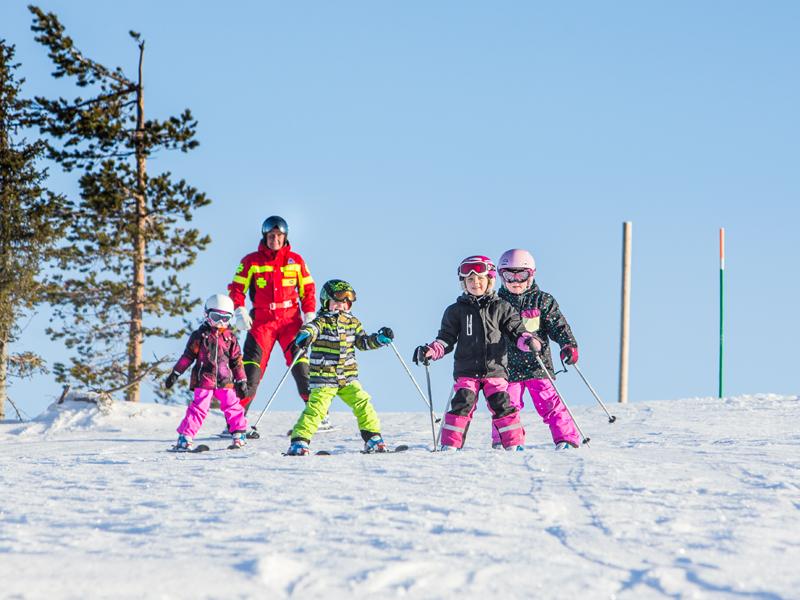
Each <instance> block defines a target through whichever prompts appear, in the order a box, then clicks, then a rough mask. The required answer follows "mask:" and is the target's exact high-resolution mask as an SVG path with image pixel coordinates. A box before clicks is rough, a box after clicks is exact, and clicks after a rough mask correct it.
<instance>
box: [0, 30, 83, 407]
mask: <svg viewBox="0 0 800 600" xmlns="http://www.w3.org/2000/svg"><path fill="white" fill-rule="evenodd" d="M18 68H19V64H18V63H14V46H11V45H7V44H6V42H5V40H2V39H0V215H2V218H0V419H3V418H5V402H6V399H7V397H8V396H7V385H8V378H9V377H10V376H13V375H17V376H26V375H30V374H32V373H34V372H36V371H38V370H41V369H42V367H43V360H42V358H41V357H40V356H39V355H37V354H35V353H34V352H31V351H27V352H21V353H17V354H12V353H11V352H10V345H11V344H12V343H13V342H15V341H17V339H18V337H19V332H20V327H19V321H20V320H21V319H22V318H23V317H24V316H25V315H26V313H27V312H29V311H30V310H31V309H32V308H34V306H36V305H37V304H38V303H40V302H41V301H42V299H43V293H44V287H45V286H44V284H43V283H42V282H41V281H40V280H39V275H40V273H41V271H42V269H43V267H44V266H45V265H46V264H47V262H48V261H49V260H52V259H54V258H56V256H57V254H56V253H55V251H54V249H53V248H54V245H55V244H56V242H57V241H58V239H59V238H60V236H61V232H62V229H63V225H64V223H65V221H66V219H67V217H68V215H69V210H70V205H69V204H68V203H67V201H66V200H65V199H64V198H63V197H60V196H56V195H55V194H53V193H51V192H50V191H49V190H47V189H45V188H44V187H42V184H43V181H44V180H45V178H46V176H47V173H46V171H45V170H40V169H38V168H37V163H38V161H39V159H40V158H41V157H42V156H43V154H44V152H45V145H44V143H43V142H41V141H37V142H34V143H30V144H29V143H28V142H27V141H26V140H25V139H24V138H23V137H21V136H22V135H23V134H24V132H25V130H26V129H28V128H30V127H34V126H35V125H36V124H37V122H38V118H37V114H36V111H35V110H34V109H33V106H32V102H31V101H30V100H27V99H23V98H22V97H21V96H20V94H21V88H22V84H23V83H24V81H25V80H24V79H19V80H18V79H16V77H15V71H16V70H17V69H18Z"/></svg>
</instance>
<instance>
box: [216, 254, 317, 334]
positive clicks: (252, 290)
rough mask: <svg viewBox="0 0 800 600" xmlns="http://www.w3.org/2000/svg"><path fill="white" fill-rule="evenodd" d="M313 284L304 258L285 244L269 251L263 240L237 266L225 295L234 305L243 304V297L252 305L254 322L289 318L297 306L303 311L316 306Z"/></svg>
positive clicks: (306, 311) (312, 309)
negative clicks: (248, 299)
mask: <svg viewBox="0 0 800 600" xmlns="http://www.w3.org/2000/svg"><path fill="white" fill-rule="evenodd" d="M315 294H316V286H315V285H314V279H313V278H312V277H311V273H309V272H308V267H306V263H305V261H304V260H303V257H302V256H300V255H299V254H297V253H296V252H292V248H291V246H290V245H289V244H288V243H287V244H286V245H285V246H284V247H283V248H281V249H280V250H270V249H269V248H268V247H267V245H266V244H264V242H263V241H262V242H261V243H259V245H258V251H257V252H251V253H250V254H248V255H247V256H245V257H244V258H243V259H242V262H240V263H239V266H238V267H237V268H236V275H234V277H233V282H232V283H231V284H230V285H229V286H228V295H229V296H230V297H231V299H232V300H233V305H234V306H235V307H237V308H238V307H240V306H244V303H245V297H246V296H250V302H252V304H253V310H252V311H251V313H250V314H251V315H252V316H253V320H255V321H256V322H264V321H271V320H273V319H281V318H292V317H294V316H295V315H296V314H297V310H298V308H297V305H298V304H299V305H300V310H301V311H302V312H304V313H309V312H314V310H315V309H316V297H315Z"/></svg>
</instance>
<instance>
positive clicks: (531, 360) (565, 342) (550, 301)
mask: <svg viewBox="0 0 800 600" xmlns="http://www.w3.org/2000/svg"><path fill="white" fill-rule="evenodd" d="M498 296H500V298H502V299H503V300H504V301H505V302H508V303H509V304H510V305H511V306H513V307H514V312H516V313H517V314H518V315H520V316H521V318H522V320H523V323H524V324H525V327H526V329H527V331H530V332H531V333H532V334H533V335H535V336H536V337H537V338H539V340H540V341H541V342H542V352H541V356H542V362H543V363H544V365H545V367H547V370H548V371H549V372H550V375H552V376H553V377H554V378H555V372H554V371H553V359H552V357H551V356H550V340H553V341H555V342H556V343H557V344H558V345H559V346H561V347H562V348H563V347H564V346H575V347H576V348H577V346H578V342H577V341H575V336H574V335H572V329H570V326H569V323H567V319H566V318H565V317H564V315H563V314H561V309H560V308H559V307H558V302H556V299H555V298H553V296H551V295H550V294H548V293H547V292H543V291H542V290H540V289H539V286H538V285H536V282H535V281H534V282H533V283H532V284H531V287H530V288H529V289H528V291H526V292H524V293H522V294H512V293H511V292H509V291H508V290H507V289H506V288H505V287H504V288H501V290H500V291H499V292H498ZM508 362H509V364H508V371H509V378H508V380H509V381H524V380H525V379H546V378H547V375H546V374H545V372H544V371H542V368H541V367H540V366H539V363H537V362H536V355H535V354H533V353H532V352H522V351H520V350H519V348H517V346H516V344H509V347H508Z"/></svg>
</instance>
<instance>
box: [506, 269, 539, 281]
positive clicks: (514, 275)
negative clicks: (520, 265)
mask: <svg viewBox="0 0 800 600" xmlns="http://www.w3.org/2000/svg"><path fill="white" fill-rule="evenodd" d="M531 274H532V273H531V270H530V269H521V270H519V271H512V270H511V269H503V270H502V271H500V276H501V277H502V278H503V281H506V282H508V283H514V282H517V283H524V282H526V281H528V279H530V278H531Z"/></svg>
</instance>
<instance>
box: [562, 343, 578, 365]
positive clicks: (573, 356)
mask: <svg viewBox="0 0 800 600" xmlns="http://www.w3.org/2000/svg"><path fill="white" fill-rule="evenodd" d="M561 360H563V361H564V362H565V363H567V364H568V365H574V364H575V363H576V362H578V347H577V346H564V347H563V348H562V349H561Z"/></svg>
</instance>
